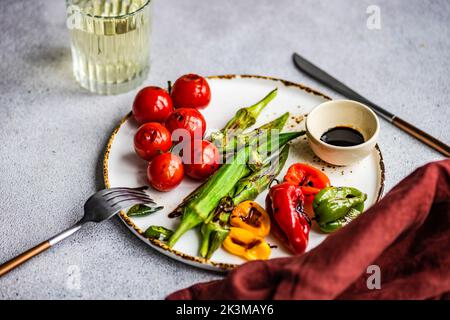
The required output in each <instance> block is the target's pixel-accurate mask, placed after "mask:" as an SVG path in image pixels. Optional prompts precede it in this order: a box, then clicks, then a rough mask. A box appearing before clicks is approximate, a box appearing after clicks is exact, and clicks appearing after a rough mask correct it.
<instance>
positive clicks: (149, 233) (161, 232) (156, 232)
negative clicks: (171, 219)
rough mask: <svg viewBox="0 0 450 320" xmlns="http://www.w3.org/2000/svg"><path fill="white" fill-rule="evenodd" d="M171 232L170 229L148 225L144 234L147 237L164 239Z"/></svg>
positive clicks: (168, 236) (167, 237)
mask: <svg viewBox="0 0 450 320" xmlns="http://www.w3.org/2000/svg"><path fill="white" fill-rule="evenodd" d="M172 234H173V231H172V230H169V229H167V228H164V227H160V226H150V227H148V229H147V230H145V232H144V235H145V236H146V237H147V238H154V239H158V240H161V241H166V240H167V239H169V238H170V236H171V235H172Z"/></svg>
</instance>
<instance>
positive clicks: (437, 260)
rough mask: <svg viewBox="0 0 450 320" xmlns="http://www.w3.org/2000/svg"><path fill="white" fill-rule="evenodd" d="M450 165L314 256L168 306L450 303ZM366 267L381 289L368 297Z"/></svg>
mask: <svg viewBox="0 0 450 320" xmlns="http://www.w3.org/2000/svg"><path fill="white" fill-rule="evenodd" d="M449 199H450V160H444V161H440V162H435V163H431V164H428V165H426V166H424V167H421V168H419V169H417V170H416V171H415V172H414V173H412V174H411V175H410V176H408V177H407V178H406V179H404V180H403V181H402V182H400V183H399V184H398V185H397V186H396V187H395V188H394V189H393V190H392V191H390V192H389V193H388V194H387V195H386V196H385V197H384V198H383V199H382V200H381V201H380V202H379V203H378V204H376V205H374V206H373V207H372V208H370V209H369V210H368V211H367V212H365V213H364V214H362V215H361V216H360V217H359V218H358V219H356V220H355V221H353V222H352V223H351V224H349V225H348V226H347V227H345V228H343V229H341V230H339V231H337V232H335V233H333V234H332V235H330V236H329V237H327V239H326V240H325V241H324V242H323V243H322V244H321V245H319V246H318V247H317V248H315V249H313V250H311V251H310V252H308V253H306V254H303V255H300V256H296V257H292V258H282V259H274V260H269V261H255V262H249V263H246V264H244V265H242V266H241V267H238V268H236V269H235V270H233V271H231V272H230V273H229V274H228V276H227V277H226V278H225V279H223V280H217V281H211V282H208V283H200V284H197V285H194V286H192V287H190V288H187V289H184V290H180V291H178V292H175V293H172V294H171V295H169V296H168V297H167V299H448V298H450V203H449ZM369 265H377V266H379V267H380V270H381V289H379V290H378V289H375V290H369V289H368V288H367V279H368V277H369V276H370V275H371V274H370V273H368V272H367V268H368V266H369Z"/></svg>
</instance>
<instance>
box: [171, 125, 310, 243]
mask: <svg viewBox="0 0 450 320" xmlns="http://www.w3.org/2000/svg"><path fill="white" fill-rule="evenodd" d="M303 134H304V132H288V133H282V134H280V135H278V136H277V139H272V137H271V136H270V134H268V137H267V139H263V140H262V143H261V144H260V145H258V146H254V145H250V146H247V147H245V148H243V149H241V150H239V151H238V153H237V154H236V157H234V158H233V159H232V160H231V161H230V162H229V163H226V164H224V165H222V166H221V167H220V168H219V169H218V170H217V171H216V173H215V174H214V175H212V176H211V177H210V178H209V179H208V180H207V181H206V182H205V183H204V184H202V185H201V187H200V188H199V189H197V190H196V191H195V195H194V196H192V197H191V198H190V199H189V200H188V201H187V202H186V203H185V204H184V205H183V207H182V217H181V221H180V224H179V225H178V227H177V229H176V230H175V232H174V234H173V235H172V236H171V237H170V239H169V246H171V247H172V246H173V245H174V244H175V243H176V242H177V241H178V239H179V238H180V237H181V236H182V235H183V234H184V233H185V232H186V231H187V230H189V229H192V228H194V227H196V226H198V225H200V224H201V223H203V222H204V221H205V220H206V219H207V217H208V215H209V214H210V213H211V212H212V211H213V210H214V209H215V208H216V207H217V205H218V204H219V201H220V200H221V199H222V198H223V197H225V196H227V195H229V194H230V193H231V192H232V190H233V189H234V187H235V185H236V183H237V182H238V181H239V180H240V179H242V178H243V177H245V176H247V175H248V174H249V173H250V169H249V167H248V165H247V163H248V160H249V155H250V152H251V151H252V149H253V150H257V151H258V152H260V154H261V156H262V159H263V160H264V159H265V157H266V158H267V157H269V156H270V154H272V153H274V152H276V150H272V149H271V148H272V144H273V142H276V145H274V146H273V147H274V148H275V147H277V148H278V147H282V146H284V145H285V144H287V143H288V142H289V141H291V140H293V139H295V138H297V137H299V136H300V135H303Z"/></svg>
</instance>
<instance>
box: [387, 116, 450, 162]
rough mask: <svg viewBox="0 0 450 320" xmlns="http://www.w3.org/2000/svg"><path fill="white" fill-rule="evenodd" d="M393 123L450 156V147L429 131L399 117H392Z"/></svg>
mask: <svg viewBox="0 0 450 320" xmlns="http://www.w3.org/2000/svg"><path fill="white" fill-rule="evenodd" d="M392 124H393V125H394V126H396V127H397V128H400V129H401V130H403V131H405V132H407V133H409V134H410V135H411V136H413V137H414V138H416V139H417V140H419V141H421V142H423V143H425V144H426V145H428V146H429V147H431V148H433V149H434V150H436V151H438V152H440V153H441V154H443V155H444V156H446V157H447V158H448V157H450V147H449V146H448V145H447V144H445V143H444V142H442V141H439V140H438V139H436V138H435V137H433V136H431V135H429V134H428V133H426V132H424V131H422V130H420V129H419V128H417V127H415V126H413V125H412V124H411V123H409V122H407V121H405V120H403V119H401V118H399V117H394V119H392Z"/></svg>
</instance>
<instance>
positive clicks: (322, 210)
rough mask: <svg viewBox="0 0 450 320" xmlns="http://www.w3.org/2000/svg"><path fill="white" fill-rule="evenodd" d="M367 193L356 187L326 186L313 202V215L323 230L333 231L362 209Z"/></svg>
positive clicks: (347, 222) (353, 217)
mask: <svg viewBox="0 0 450 320" xmlns="http://www.w3.org/2000/svg"><path fill="white" fill-rule="evenodd" d="M366 199H367V194H365V193H362V192H361V191H359V190H358V189H356V188H350V187H328V188H325V189H323V190H322V191H320V192H319V193H318V194H317V195H316V197H315V198H314V202H313V209H314V217H315V219H316V221H317V223H318V225H319V227H320V230H322V231H323V232H327V233H328V232H333V231H335V230H337V229H339V228H342V227H343V226H345V225H347V224H349V223H350V222H351V221H352V220H353V219H355V218H356V217H357V216H358V215H359V214H360V213H361V212H363V210H364V201H366Z"/></svg>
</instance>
